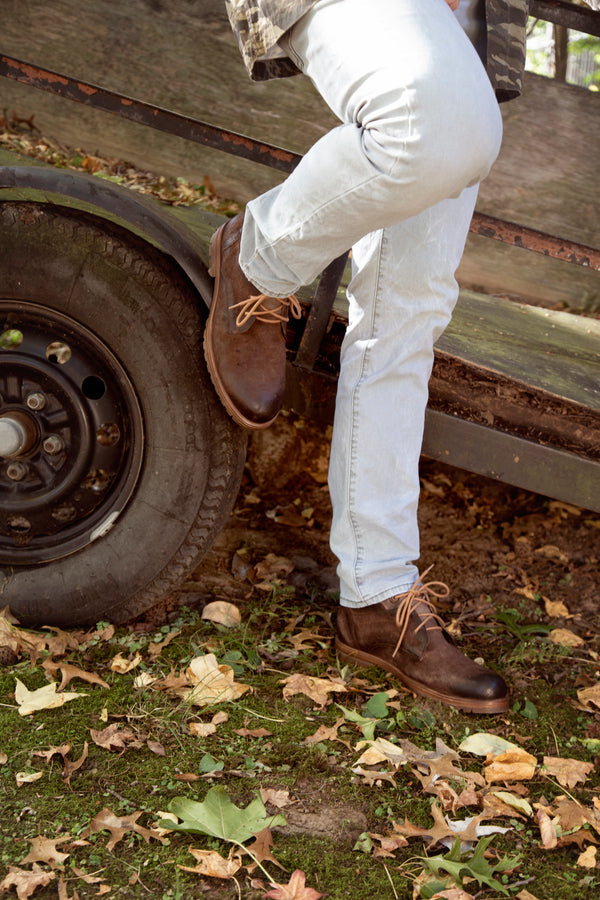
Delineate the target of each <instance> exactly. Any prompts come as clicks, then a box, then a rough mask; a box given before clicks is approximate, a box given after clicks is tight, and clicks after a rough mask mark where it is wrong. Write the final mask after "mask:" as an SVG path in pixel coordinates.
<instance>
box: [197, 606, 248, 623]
mask: <svg viewBox="0 0 600 900" xmlns="http://www.w3.org/2000/svg"><path fill="white" fill-rule="evenodd" d="M202 618H203V619H206V620H207V621H209V622H216V623H217V625H224V626H225V628H236V627H237V626H238V625H239V624H240V622H241V621H242V617H241V615H240V611H239V609H238V608H237V606H234V605H233V603H227V601H225V600H215V601H213V603H207V604H206V606H205V607H204V609H203V610H202Z"/></svg>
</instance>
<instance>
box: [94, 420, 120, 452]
mask: <svg viewBox="0 0 600 900" xmlns="http://www.w3.org/2000/svg"><path fill="white" fill-rule="evenodd" d="M96 440H97V441H98V443H99V444H100V445H101V446H102V447H114V445H115V444H118V442H119V441H120V440H121V430H120V428H119V426H118V425H116V424H115V423H114V422H107V423H106V424H105V425H101V426H100V428H99V429H98V431H97V432H96Z"/></svg>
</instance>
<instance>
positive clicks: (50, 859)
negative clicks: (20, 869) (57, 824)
mask: <svg viewBox="0 0 600 900" xmlns="http://www.w3.org/2000/svg"><path fill="white" fill-rule="evenodd" d="M69 840H71V835H70V834H63V835H62V836H61V837H59V838H46V837H43V836H42V835H39V836H38V837H35V838H29V843H30V844H31V850H30V851H29V853H28V854H27V856H25V857H23V859H22V860H21V862H20V865H21V866H25V865H29V864H30V863H37V862H42V863H46V864H47V865H49V866H50V868H52V869H57V868H62V867H63V863H64V861H65V859H68V858H69V854H68V853H61V851H60V850H58V849H57V846H58V844H64V843H65V841H69Z"/></svg>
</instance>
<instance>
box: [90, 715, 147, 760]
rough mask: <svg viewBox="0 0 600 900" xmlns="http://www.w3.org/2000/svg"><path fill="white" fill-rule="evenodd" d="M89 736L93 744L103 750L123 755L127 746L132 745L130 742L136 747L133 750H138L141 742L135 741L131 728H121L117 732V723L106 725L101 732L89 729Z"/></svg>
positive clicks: (135, 737)
mask: <svg viewBox="0 0 600 900" xmlns="http://www.w3.org/2000/svg"><path fill="white" fill-rule="evenodd" d="M90 734H91V736H92V740H93V742H94V743H95V744H97V745H98V746H99V747H102V748H103V749H104V750H110V752H111V753H117V752H120V753H125V751H126V750H127V745H128V744H132V742H135V743H136V745H137V746H135V747H134V749H139V747H141V746H142V743H141V741H139V740H138V739H137V736H136V735H135V733H134V732H133V731H132V730H131V728H128V727H125V728H121V730H120V731H119V724H118V722H113V724H112V725H107V727H106V728H104V729H103V730H102V731H96V730H95V729H94V728H90Z"/></svg>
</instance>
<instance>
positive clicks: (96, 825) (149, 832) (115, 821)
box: [81, 808, 164, 851]
mask: <svg viewBox="0 0 600 900" xmlns="http://www.w3.org/2000/svg"><path fill="white" fill-rule="evenodd" d="M141 815H142V810H138V812H134V813H130V814H129V815H128V816H116V815H115V814H114V813H113V812H112V810H110V809H106V808H105V809H103V810H101V811H100V812H99V813H97V815H95V816H94V818H93V819H92V821H91V822H90V824H89V826H88V827H87V828H86V829H85V831H83V832H82V834H81V837H82V838H87V837H89V836H90V834H97V832H99V831H109V832H110V840H109V842H108V844H107V845H106V849H107V850H108V851H111V850H113V848H114V847H115V845H116V844H118V843H119V841H121V840H122V839H123V838H124V837H125V835H126V834H128V833H129V832H130V831H135V833H136V834H139V835H141V836H142V837H143V838H144V840H145V841H146V843H147V844H149V843H150V839H151V838H154V839H155V840H157V841H163V840H164V839H163V838H162V837H161V836H160V835H159V834H158V833H157V832H156V831H155V830H154V829H150V828H143V827H142V826H141V825H138V824H137V820H138V819H139V817H140V816H141Z"/></svg>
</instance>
